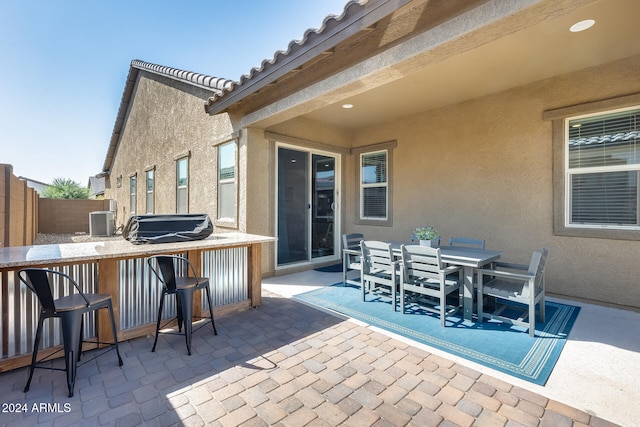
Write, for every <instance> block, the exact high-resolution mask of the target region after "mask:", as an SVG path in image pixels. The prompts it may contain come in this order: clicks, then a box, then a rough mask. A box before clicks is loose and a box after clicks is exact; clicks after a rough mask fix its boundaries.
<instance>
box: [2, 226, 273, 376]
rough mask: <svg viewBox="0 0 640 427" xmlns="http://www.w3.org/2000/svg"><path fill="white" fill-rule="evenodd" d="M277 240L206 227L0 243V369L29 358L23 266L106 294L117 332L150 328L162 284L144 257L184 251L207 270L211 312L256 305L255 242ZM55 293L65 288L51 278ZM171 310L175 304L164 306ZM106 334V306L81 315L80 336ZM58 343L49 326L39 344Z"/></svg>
mask: <svg viewBox="0 0 640 427" xmlns="http://www.w3.org/2000/svg"><path fill="white" fill-rule="evenodd" d="M275 240H276V239H275V238H273V237H268V236H259V235H253V234H243V233H222V234H213V235H211V236H209V237H208V238H206V239H203V240H196V241H185V242H178V243H160V244H141V245H134V244H132V243H130V242H129V241H127V240H125V239H121V240H105V241H100V242H85V243H63V244H55V245H36V246H16V247H8V248H0V283H1V285H2V289H1V293H0V310H1V313H2V317H1V318H0V331H1V332H2V341H1V342H0V351H1V358H0V372H2V371H6V370H10V369H14V368H17V367H20V366H26V365H28V364H29V362H30V357H31V351H32V346H33V337H34V336H35V329H36V326H37V319H38V310H39V305H38V301H37V298H36V297H35V296H34V295H32V294H31V292H30V291H28V289H27V288H26V286H25V285H24V284H21V283H20V281H19V280H18V277H17V272H18V271H19V270H20V269H22V268H29V267H35V268H51V269H56V270H58V271H61V272H64V273H66V274H68V275H70V276H71V277H73V278H74V280H76V282H78V284H79V285H80V286H81V288H82V291H83V292H87V293H101V294H110V295H111V296H112V302H113V309H114V314H115V318H116V319H115V320H116V329H117V330H118V339H119V340H121V341H122V340H127V339H131V338H136V337H140V336H146V335H148V334H153V333H154V332H155V322H156V319H157V309H158V301H159V296H160V293H161V290H162V289H161V284H160V283H159V282H158V281H157V279H156V278H155V276H153V275H152V274H151V271H150V269H149V268H148V266H147V262H146V260H147V258H148V257H149V256H152V255H159V254H181V255H186V256H187V257H188V258H189V261H190V262H191V263H192V264H193V265H194V268H195V270H196V272H197V273H198V275H200V276H204V277H209V279H210V286H211V291H212V296H213V300H214V307H215V314H216V315H220V314H224V313H225V312H230V311H235V310H239V309H242V308H250V307H257V306H259V305H260V302H261V291H262V289H261V272H262V268H261V259H262V248H261V246H262V244H264V243H270V242H273V241H275ZM53 286H54V295H56V296H57V295H60V296H61V295H62V294H65V293H69V292H70V291H71V290H69V289H68V287H65V286H64V284H62V283H59V284H58V283H54V285H53ZM206 308H207V307H206V298H197V299H196V300H195V301H194V314H195V315H198V314H199V313H200V311H201V310H204V309H206ZM167 309H168V310H166V311H167V317H169V318H170V317H173V316H174V315H175V314H174V313H175V303H174V304H172V305H169V306H168V307H167ZM101 311H104V310H101ZM96 335H97V336H99V337H100V339H101V340H103V341H104V340H110V339H111V331H110V326H109V323H108V315H107V313H100V315H99V318H98V319H89V321H85V336H87V337H91V336H96ZM61 344H62V338H61V336H60V333H59V332H58V327H57V325H55V327H52V328H49V330H48V331H47V332H46V333H45V336H44V337H43V347H44V348H51V349H56V348H59V346H60V345H61Z"/></svg>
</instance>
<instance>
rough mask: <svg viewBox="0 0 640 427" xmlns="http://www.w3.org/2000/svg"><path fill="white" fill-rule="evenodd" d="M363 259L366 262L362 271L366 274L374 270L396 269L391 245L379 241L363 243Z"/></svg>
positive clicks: (361, 244)
mask: <svg viewBox="0 0 640 427" xmlns="http://www.w3.org/2000/svg"><path fill="white" fill-rule="evenodd" d="M360 246H361V247H362V259H363V260H364V262H363V266H362V269H363V271H364V272H365V273H370V272H371V271H374V270H387V271H391V270H393V269H394V268H395V266H394V264H393V262H394V258H393V252H392V250H391V244H390V243H386V242H377V241H366V242H365V241H364V240H363V241H362V242H361V243H360Z"/></svg>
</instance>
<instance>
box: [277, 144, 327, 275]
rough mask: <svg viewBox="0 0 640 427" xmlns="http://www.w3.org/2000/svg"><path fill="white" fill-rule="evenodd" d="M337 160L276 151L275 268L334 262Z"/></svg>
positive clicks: (296, 151)
mask: <svg viewBox="0 0 640 427" xmlns="http://www.w3.org/2000/svg"><path fill="white" fill-rule="evenodd" d="M336 163H337V162H336V157H335V156H332V155H329V154H324V153H319V152H310V151H302V150H299V149H294V148H291V147H285V146H279V147H278V166H277V185H278V188H277V230H278V266H285V265H288V264H297V263H305V262H311V261H315V260H320V259H322V260H324V259H330V258H332V257H333V258H335V257H336V254H337V253H338V251H337V239H336V235H337V234H336V232H335V230H336V222H335V221H336V218H337V217H338V215H336V213H337V212H336V200H337V197H336V194H337V188H338V187H337V175H336V170H337V169H336Z"/></svg>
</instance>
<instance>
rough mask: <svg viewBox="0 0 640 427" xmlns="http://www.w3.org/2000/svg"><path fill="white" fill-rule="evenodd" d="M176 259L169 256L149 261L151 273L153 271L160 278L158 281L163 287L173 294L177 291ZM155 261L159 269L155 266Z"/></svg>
mask: <svg viewBox="0 0 640 427" xmlns="http://www.w3.org/2000/svg"><path fill="white" fill-rule="evenodd" d="M174 259H175V257H174V256H169V255H156V256H152V257H150V258H149V259H148V263H149V267H150V268H151V271H153V273H154V274H155V275H156V276H157V277H158V280H160V282H162V285H163V286H164V287H165V288H166V289H167V290H168V291H171V292H173V291H175V290H176V269H175V265H174V262H173V261H174ZM153 260H155V261H156V266H157V269H156V268H154V266H153ZM158 270H159V271H158Z"/></svg>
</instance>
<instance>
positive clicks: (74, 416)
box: [0, 293, 613, 427]
mask: <svg viewBox="0 0 640 427" xmlns="http://www.w3.org/2000/svg"><path fill="white" fill-rule="evenodd" d="M217 327H218V332H219V335H217V336H214V335H212V334H210V332H209V331H208V330H207V329H203V330H201V331H199V332H197V333H196V334H195V336H194V341H193V355H192V356H187V355H186V350H185V348H184V341H183V339H182V338H181V337H179V336H171V335H163V336H161V337H160V339H159V342H158V347H157V349H156V352H155V353H151V351H150V349H151V343H152V339H151V338H147V339H137V340H132V341H129V342H123V343H121V352H122V354H123V358H124V366H123V367H122V368H119V367H118V366H117V363H116V362H115V357H111V356H110V355H105V356H103V357H100V358H98V359H96V360H95V361H91V362H89V363H87V364H86V365H84V366H82V367H80V369H79V371H78V382H77V385H76V393H75V397H74V398H68V397H66V391H65V387H66V385H65V381H64V373H62V372H53V373H51V372H49V371H46V370H37V371H36V373H35V375H34V380H33V382H32V385H31V390H30V392H29V393H27V394H24V393H23V392H22V388H23V386H24V381H25V374H26V369H24V368H23V369H20V370H16V371H13V372H7V373H2V374H0V394H1V395H2V402H5V403H24V404H28V405H33V404H34V403H36V404H39V403H54V404H58V406H59V407H61V408H62V410H61V411H60V412H54V411H53V409H51V408H50V409H49V410H48V411H45V412H44V413H42V412H40V413H38V412H35V411H34V410H31V408H29V410H28V411H27V412H25V413H15V412H14V413H0V425H6V426H20V427H26V426H35V425H65V426H67V425H119V426H129V425H130V426H134V425H141V424H144V425H154V426H164V425H176V424H177V425H217V426H268V425H278V426H295V427H300V426H305V425H306V426H370V425H375V426H385V425H389V426H405V425H407V426H503V427H504V426H510V425H514V426H515V425H523V426H576V427H577V426H582V425H585V426H613V424H611V423H609V422H607V421H606V420H602V419H600V418H597V417H594V416H591V415H590V414H589V413H587V412H584V411H581V410H578V409H575V408H571V407H569V406H566V405H564V404H561V403H559V402H555V401H553V400H549V399H547V398H545V397H544V396H541V395H539V394H536V393H532V392H530V391H528V390H524V389H522V388H519V387H515V386H513V385H511V384H509V383H508V382H505V381H502V380H499V379H496V378H493V377H491V376H488V375H485V374H482V373H480V372H478V371H476V370H473V369H470V368H468V367H465V366H462V365H459V364H457V363H454V362H452V361H451V360H448V359H446V358H443V357H441V356H437V355H434V354H431V353H429V352H428V351H425V350H424V349H423V348H417V347H413V346H410V345H408V344H407V343H405V342H400V341H398V340H395V339H393V338H390V337H389V336H386V335H385V334H383V333H380V332H378V331H374V330H372V329H371V328H368V327H366V326H362V325H359V324H356V323H353V322H349V321H345V320H343V319H340V318H338V317H335V316H331V315H330V314H327V313H325V312H323V311H320V310H316V309H314V308H312V307H309V306H306V305H304V304H301V303H298V302H296V301H294V300H290V299H286V298H280V297H277V296H275V295H272V294H269V293H266V294H265V295H264V297H263V305H262V306H261V307H259V308H258V309H254V310H250V311H246V312H242V313H235V314H232V315H229V316H227V317H224V318H220V319H217ZM65 405H67V406H65ZM65 408H66V409H65ZM62 411H66V412H62Z"/></svg>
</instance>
